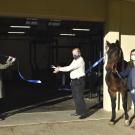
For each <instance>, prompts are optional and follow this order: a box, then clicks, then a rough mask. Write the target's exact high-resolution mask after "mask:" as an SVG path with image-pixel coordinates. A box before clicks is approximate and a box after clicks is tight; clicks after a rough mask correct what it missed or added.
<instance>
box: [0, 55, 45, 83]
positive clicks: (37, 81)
mask: <svg viewBox="0 0 135 135" xmlns="http://www.w3.org/2000/svg"><path fill="white" fill-rule="evenodd" d="M0 56H2V57H7V58H8V57H9V56H7V55H0ZM17 65H18V74H19V77H20V78H21V79H22V80H24V81H26V82H28V83H34V84H41V83H42V81H41V80H27V79H25V78H24V77H23V76H22V74H21V73H20V69H19V62H18V61H17Z"/></svg>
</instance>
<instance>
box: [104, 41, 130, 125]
mask: <svg viewBox="0 0 135 135" xmlns="http://www.w3.org/2000/svg"><path fill="white" fill-rule="evenodd" d="M107 47H108V50H107V56H108V61H107V65H106V71H107V73H106V77H105V80H106V84H107V86H108V92H109V94H110V98H111V105H112V117H111V120H110V124H115V122H116V111H115V108H116V93H117V92H120V93H121V95H122V102H123V109H124V114H125V124H126V125H127V124H128V119H129V116H128V113H127V86H126V84H125V83H124V81H123V79H122V78H121V77H120V76H119V74H118V72H121V71H122V69H124V68H126V63H125V61H124V58H123V52H122V49H121V47H120V44H119V41H116V43H109V42H107Z"/></svg>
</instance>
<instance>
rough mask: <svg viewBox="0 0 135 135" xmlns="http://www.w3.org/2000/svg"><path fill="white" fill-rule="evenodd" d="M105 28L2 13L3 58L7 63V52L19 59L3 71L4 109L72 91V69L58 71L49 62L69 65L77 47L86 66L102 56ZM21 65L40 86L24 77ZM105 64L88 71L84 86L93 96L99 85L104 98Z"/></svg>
mask: <svg viewBox="0 0 135 135" xmlns="http://www.w3.org/2000/svg"><path fill="white" fill-rule="evenodd" d="M24 26H25V27H24ZM26 26H27V27H26ZM103 30H104V25H103V23H100V22H88V21H71V20H56V19H54V20H53V19H38V18H36V19H35V18H14V17H12V18H10V17H1V18H0V62H1V63H4V62H5V60H6V57H5V56H4V55H7V56H9V55H10V56H14V57H16V58H17V61H16V62H15V64H14V65H13V66H12V67H10V68H8V69H6V70H1V72H2V75H1V77H2V83H3V88H2V90H1V94H2V97H1V99H0V104H1V106H2V109H1V110H2V111H9V110H12V109H15V108H20V107H24V106H28V105H31V104H35V103H39V102H41V101H48V100H52V99H58V98H60V97H61V98H63V97H65V96H67V95H71V90H70V78H69V73H59V74H57V75H55V74H53V73H52V69H51V65H60V66H65V65H68V64H70V62H71V61H72V53H71V51H72V49H73V48H74V47H79V48H80V49H81V51H82V56H83V57H84V60H85V62H86V69H87V68H88V67H89V66H90V65H92V64H93V63H94V62H96V61H97V60H98V59H100V58H101V57H102V56H103V34H104V33H103V32H104V31H103ZM18 63H19V71H20V72H21V74H22V75H23V76H24V77H25V78H26V79H33V80H41V81H42V84H31V83H28V82H26V81H24V80H22V79H21V78H20V76H19V74H18ZM102 67H103V65H102V64H100V65H98V66H97V67H96V68H94V69H92V72H91V73H88V74H87V77H86V90H88V93H89V96H90V98H91V97H92V94H93V93H97V91H98V90H97V86H99V87H100V96H102V94H101V93H102V92H101V91H102V90H101V89H102V88H101V87H102V80H103V79H102V74H103V69H102ZM100 98H101V97H100ZM59 102H60V101H59Z"/></svg>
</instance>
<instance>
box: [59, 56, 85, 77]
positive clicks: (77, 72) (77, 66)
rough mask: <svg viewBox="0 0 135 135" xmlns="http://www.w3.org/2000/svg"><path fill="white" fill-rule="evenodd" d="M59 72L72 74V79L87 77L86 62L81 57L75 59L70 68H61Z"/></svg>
mask: <svg viewBox="0 0 135 135" xmlns="http://www.w3.org/2000/svg"><path fill="white" fill-rule="evenodd" d="M59 71H62V72H70V78H71V79H76V78H80V77H83V76H85V62H84V60H83V58H82V57H81V56H80V57H79V58H78V59H74V60H73V61H72V63H71V64H70V65H69V66H65V67H59Z"/></svg>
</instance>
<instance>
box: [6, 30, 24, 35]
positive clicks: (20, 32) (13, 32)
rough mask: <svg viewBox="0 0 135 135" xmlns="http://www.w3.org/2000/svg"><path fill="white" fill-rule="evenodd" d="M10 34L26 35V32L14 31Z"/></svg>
mask: <svg viewBox="0 0 135 135" xmlns="http://www.w3.org/2000/svg"><path fill="white" fill-rule="evenodd" d="M8 33H9V34H25V32H14V31H9V32H8Z"/></svg>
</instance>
